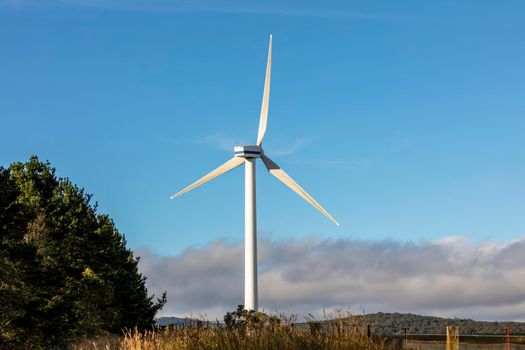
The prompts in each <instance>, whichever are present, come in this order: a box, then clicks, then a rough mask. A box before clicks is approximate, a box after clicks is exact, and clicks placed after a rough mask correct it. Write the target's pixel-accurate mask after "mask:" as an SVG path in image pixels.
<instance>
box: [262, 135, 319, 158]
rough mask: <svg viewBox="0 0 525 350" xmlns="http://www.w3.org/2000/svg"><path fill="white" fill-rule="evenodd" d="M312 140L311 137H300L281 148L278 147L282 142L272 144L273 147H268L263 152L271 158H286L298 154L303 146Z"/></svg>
mask: <svg viewBox="0 0 525 350" xmlns="http://www.w3.org/2000/svg"><path fill="white" fill-rule="evenodd" d="M312 140H313V138H311V137H302V138H299V139H296V140H292V141H287V142H286V144H285V145H282V146H280V144H281V143H282V142H274V143H273V145H270V146H268V148H267V149H266V148H265V151H266V152H267V153H268V155H270V156H272V157H283V156H288V155H291V154H294V153H296V152H298V151H299V150H301V149H302V148H303V147H304V146H306V145H308V144H310V143H311V142H312ZM274 145H275V146H274Z"/></svg>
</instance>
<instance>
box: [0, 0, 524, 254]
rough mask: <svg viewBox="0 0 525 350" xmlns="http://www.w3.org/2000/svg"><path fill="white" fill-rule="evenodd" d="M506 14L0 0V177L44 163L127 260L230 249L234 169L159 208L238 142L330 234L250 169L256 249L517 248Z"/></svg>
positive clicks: (410, 5) (516, 140)
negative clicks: (76, 191)
mask: <svg viewBox="0 0 525 350" xmlns="http://www.w3.org/2000/svg"><path fill="white" fill-rule="evenodd" d="M524 14H525V4H524V3H523V2H521V1H506V2H504V3H501V2H479V1H462V2H458V1H426V2H421V1H403V2H391V1H378V2H374V3H370V2H368V1H323V2H314V1H291V2H287V3H282V2H277V1H269V2H268V1H264V2H263V1H254V2H249V3H248V2H234V1H219V2H216V1H213V2H211V1H210V2H204V1H196V2H192V3H191V4H190V3H188V2H183V1H160V0H153V1H145V0H135V1H117V0H113V1H111V0H99V1H95V2H92V1H87V0H86V1H84V0H63V1H51V0H44V1H24V0H20V1H16V0H9V1H6V0H0V96H1V99H0V119H1V125H2V127H1V129H0V130H1V137H0V164H2V165H4V166H7V165H8V164H9V163H11V162H13V161H20V160H27V159H28V158H29V156H30V155H31V154H37V155H38V156H39V157H40V158H41V159H43V160H46V159H49V160H50V161H51V162H52V164H53V165H54V166H56V168H57V169H58V173H59V174H60V175H62V176H67V177H69V178H70V179H71V180H72V181H73V182H74V183H76V184H78V185H79V186H81V187H84V188H85V189H86V191H87V192H89V193H93V194H94V200H96V201H98V203H99V208H100V211H101V212H107V213H109V214H110V216H112V217H113V218H114V219H115V221H116V224H117V226H118V227H119V229H120V230H121V231H122V232H123V233H124V234H125V235H126V238H127V240H128V245H129V246H130V247H131V248H133V249H137V248H139V247H146V248H148V249H150V250H152V251H153V252H155V253H158V254H163V255H176V254H179V253H181V252H182V251H184V250H185V249H187V248H188V247H203V246H205V245H206V244H208V243H209V242H210V241H212V240H214V239H217V238H225V239H227V240H228V241H229V242H231V243H232V244H236V243H239V242H242V240H243V228H244V224H243V220H244V219H243V215H244V214H243V205H244V203H243V179H244V177H243V175H244V174H243V170H242V169H237V170H235V171H233V172H231V173H228V174H227V175H225V176H223V177H220V178H219V179H217V180H215V181H213V182H210V183H208V184H206V185H205V186H203V187H201V188H199V189H197V190H195V191H193V192H191V193H190V194H187V195H185V196H183V197H181V198H180V199H178V200H176V201H170V200H169V196H170V195H172V194H173V193H175V192H176V191H178V190H180V189H181V188H183V187H185V186H186V185H188V184H189V183H191V182H192V181H194V180H196V179H197V178H199V177H200V176H202V175H204V174H205V173H207V172H209V171H210V170H212V169H213V168H215V167H216V166H218V165H220V164H222V163H223V162H224V161H226V160H227V159H229V158H230V157H231V156H232V151H233V144H234V142H236V141H239V142H243V143H249V144H251V143H254V142H255V140H256V135H257V127H258V117H259V109H260V103H261V97H262V88H263V79H264V70H265V63H266V54H267V45H268V36H269V34H270V33H272V34H273V36H274V56H273V75H272V90H271V99H270V113H269V124H268V130H267V133H266V138H265V150H266V151H267V153H268V154H269V155H271V156H272V158H273V159H274V160H275V161H276V162H277V163H278V164H279V165H280V166H282V167H283V168H284V169H285V170H286V171H287V172H288V173H289V174H290V175H291V176H292V177H294V179H296V180H297V181H298V182H299V183H300V184H301V185H302V186H303V187H304V188H305V189H306V190H307V191H309V192H310V194H312V195H313V197H314V198H315V199H317V200H318V201H319V202H320V203H321V205H323V206H324V207H325V208H326V209H327V210H328V211H329V212H330V213H331V214H332V215H333V216H335V217H336V218H337V219H338V220H339V221H340V222H341V226H340V227H336V226H335V225H333V224H332V223H330V222H329V221H328V220H327V219H326V218H324V217H323V216H322V215H320V214H319V213H318V212H316V211H315V210H314V209H313V208H312V207H310V206H309V205H308V204H306V203H305V202H304V201H302V200H301V199H300V198H299V197H298V196H296V195H295V194H294V193H293V192H292V191H290V190H289V189H287V188H285V187H284V186H283V185H282V184H281V183H279V182H278V181H277V180H276V179H275V178H273V177H271V176H270V175H268V174H267V173H266V170H265V169H264V168H263V166H262V163H260V164H259V166H258V170H257V177H258V178H257V180H258V215H259V221H258V228H259V232H260V235H261V237H266V238H267V239H274V240H283V239H302V238H304V237H307V236H315V237H317V238H319V239H327V238H331V239H354V240H366V241H374V242H377V241H384V240H394V241H400V242H411V241H413V242H422V241H431V240H436V239H440V238H443V237H447V236H468V237H470V239H471V240H474V241H476V242H486V241H491V242H506V241H511V240H513V239H516V238H518V237H522V236H523V235H524V233H525V219H524V215H523V213H524V212H525V204H524V201H523V198H525V180H524V179H525V151H524V150H525V137H524V135H525V118H524V112H525V98H524V95H523V91H525V65H524V64H523V62H525V45H524V44H523V38H524V37H525V18H524V17H525V15H524Z"/></svg>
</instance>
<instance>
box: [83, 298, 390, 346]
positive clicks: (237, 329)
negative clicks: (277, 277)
mask: <svg viewBox="0 0 525 350" xmlns="http://www.w3.org/2000/svg"><path fill="white" fill-rule="evenodd" d="M294 319H295V318H294V317H289V318H286V317H283V316H275V315H267V314H264V313H262V312H253V311H247V310H244V308H243V307H242V305H241V306H239V308H238V309H237V310H235V311H233V312H231V313H228V314H227V315H226V316H225V322H226V324H225V325H223V324H217V325H215V326H212V327H210V326H209V324H208V323H207V322H200V323H198V322H197V323H192V324H188V325H185V326H173V327H164V328H157V329H155V330H153V331H146V332H139V331H137V330H133V331H132V330H130V331H128V332H126V333H125V334H124V336H123V337H122V339H120V341H117V340H115V339H114V338H111V339H99V340H98V341H94V342H90V343H88V342H84V343H82V344H79V345H78V346H77V347H76V349H77V350H88V349H89V350H91V349H108V350H111V349H119V350H135V349H141V350H153V349H155V350H168V349H169V350H182V349H184V350H186V349H210V350H213V349H217V350H219V349H228V350H234V349H235V350H237V349H249V350H259V349H284V350H295V349H297V350H299V349H301V350H302V349H306V350H308V349H316V350H324V349H340V350H344V349H352V350H365V349H366V350H380V349H389V348H392V349H393V348H394V347H393V346H392V345H387V344H386V343H385V342H384V341H383V340H382V339H378V338H369V337H367V336H366V332H361V331H358V330H357V328H355V327H348V325H349V324H352V325H354V324H355V320H354V317H353V316H351V315H345V317H344V319H342V318H340V319H337V320H329V321H326V322H327V324H328V326H327V327H325V328H324V329H323V331H319V332H315V331H311V328H309V327H297V325H296V324H295V323H293V322H291V320H294ZM315 324H318V322H316V323H315ZM313 328H315V327H313ZM361 328H362V327H361Z"/></svg>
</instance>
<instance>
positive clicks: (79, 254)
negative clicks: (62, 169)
mask: <svg viewBox="0 0 525 350" xmlns="http://www.w3.org/2000/svg"><path fill="white" fill-rule="evenodd" d="M91 198H92V196H91V195H90V194H86V193H85V192H84V190H83V189H82V188H79V187H78V186H76V185H75V184H73V183H72V182H71V181H70V180H69V179H68V178H59V177H57V176H56V174H55V169H54V168H53V167H52V166H51V164H50V163H49V162H41V161H40V160H39V159H38V158H37V157H36V156H33V157H31V158H30V159H29V161H27V162H25V163H24V162H16V163H13V164H11V165H10V166H9V167H7V168H4V167H2V166H0V348H6V349H9V348H21V347H22V348H50V347H66V346H67V345H68V344H70V343H71V342H74V341H77V340H78V339H81V338H85V337H91V336H96V335H98V334H102V333H121V332H122V329H125V328H135V327H136V328H137V329H139V330H140V329H148V328H151V327H152V326H153V325H154V317H155V315H156V313H157V311H159V310H160V309H161V308H162V307H163V305H164V304H165V303H166V293H164V294H163V295H162V296H160V298H157V300H156V301H154V300H153V299H154V296H149V295H148V291H147V289H146V284H145V282H146V277H145V276H143V275H142V274H141V273H140V272H139V271H138V258H137V257H135V256H134V255H133V253H132V251H131V250H129V249H128V248H126V240H125V238H124V236H123V235H122V234H121V233H120V232H119V231H118V230H117V228H116V226H115V224H114V222H113V220H112V219H111V218H110V217H109V216H108V215H106V214H100V213H98V212H97V204H92V203H91Z"/></svg>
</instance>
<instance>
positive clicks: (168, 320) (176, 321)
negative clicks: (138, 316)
mask: <svg viewBox="0 0 525 350" xmlns="http://www.w3.org/2000/svg"><path fill="white" fill-rule="evenodd" d="M155 323H156V324H157V325H158V326H161V327H164V326H170V325H177V326H182V325H188V324H192V325H194V324H198V323H203V321H202V320H198V319H193V318H188V317H184V318H181V317H159V318H157V319H156V320H155ZM215 324H216V321H210V322H209V325H211V326H213V325H215Z"/></svg>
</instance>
